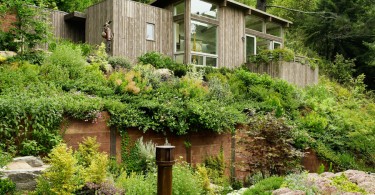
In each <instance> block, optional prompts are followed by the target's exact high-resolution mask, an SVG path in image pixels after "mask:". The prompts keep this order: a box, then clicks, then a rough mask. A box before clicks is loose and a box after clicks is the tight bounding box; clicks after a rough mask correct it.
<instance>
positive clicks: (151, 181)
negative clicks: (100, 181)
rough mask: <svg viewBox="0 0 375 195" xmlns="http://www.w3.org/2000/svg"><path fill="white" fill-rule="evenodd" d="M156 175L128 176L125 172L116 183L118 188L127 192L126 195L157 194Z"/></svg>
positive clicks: (134, 174)
mask: <svg viewBox="0 0 375 195" xmlns="http://www.w3.org/2000/svg"><path fill="white" fill-rule="evenodd" d="M156 181H157V179H156V174H152V173H151V174H147V175H142V174H137V173H134V172H133V173H131V174H130V175H127V173H126V172H123V173H122V174H121V175H120V176H119V178H118V179H117V181H116V186H117V187H120V188H123V189H125V190H126V194H142V195H153V194H156V189H157V186H156Z"/></svg>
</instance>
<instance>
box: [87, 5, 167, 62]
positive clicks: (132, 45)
mask: <svg viewBox="0 0 375 195" xmlns="http://www.w3.org/2000/svg"><path fill="white" fill-rule="evenodd" d="M106 20H112V21H113V22H112V24H111V28H112V31H113V33H114V39H113V45H112V55H114V56H123V57H126V58H128V59H129V60H131V61H133V62H134V61H136V59H137V57H138V56H140V55H142V54H144V53H146V52H149V51H157V52H160V53H163V54H165V55H168V56H170V57H172V53H173V17H172V12H171V11H169V10H164V9H160V8H156V7H152V6H149V5H145V4H142V3H138V2H134V1H124V0H107V1H105V2H103V3H99V4H97V5H94V6H92V7H90V8H88V10H87V21H86V29H87V30H86V41H87V42H88V43H90V44H100V43H101V42H102V41H104V39H103V38H102V37H101V32H102V26H103V24H104V23H105V21H106ZM147 23H152V24H154V25H155V31H154V33H155V36H154V37H155V40H153V41H150V40H146V25H147Z"/></svg>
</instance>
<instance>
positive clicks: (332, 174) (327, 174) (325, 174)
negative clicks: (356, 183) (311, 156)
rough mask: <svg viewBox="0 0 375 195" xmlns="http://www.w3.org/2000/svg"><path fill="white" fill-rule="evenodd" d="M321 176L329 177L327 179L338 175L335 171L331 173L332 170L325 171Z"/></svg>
mask: <svg viewBox="0 0 375 195" xmlns="http://www.w3.org/2000/svg"><path fill="white" fill-rule="evenodd" d="M320 176H321V177H324V178H327V179H331V178H332V177H335V176H336V175H335V174H334V173H331V172H324V173H322V174H320Z"/></svg>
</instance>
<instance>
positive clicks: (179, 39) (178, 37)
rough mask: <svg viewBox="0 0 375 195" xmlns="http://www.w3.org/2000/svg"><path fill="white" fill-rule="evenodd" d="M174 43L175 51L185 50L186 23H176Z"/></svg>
mask: <svg viewBox="0 0 375 195" xmlns="http://www.w3.org/2000/svg"><path fill="white" fill-rule="evenodd" d="M174 45H175V52H183V51H185V23H184V21H179V22H175V23H174Z"/></svg>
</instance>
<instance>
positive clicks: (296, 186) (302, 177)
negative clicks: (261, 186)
mask: <svg viewBox="0 0 375 195" xmlns="http://www.w3.org/2000/svg"><path fill="white" fill-rule="evenodd" d="M307 174H308V173H307V172H303V173H301V174H290V175H288V176H286V177H285V178H284V182H283V184H282V185H281V187H287V188H289V189H291V190H301V191H304V192H305V193H306V194H307V195H313V194H317V193H319V192H318V189H317V187H316V186H315V185H314V184H313V183H311V182H308V181H307Z"/></svg>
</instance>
